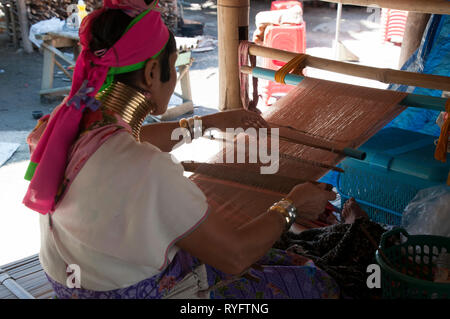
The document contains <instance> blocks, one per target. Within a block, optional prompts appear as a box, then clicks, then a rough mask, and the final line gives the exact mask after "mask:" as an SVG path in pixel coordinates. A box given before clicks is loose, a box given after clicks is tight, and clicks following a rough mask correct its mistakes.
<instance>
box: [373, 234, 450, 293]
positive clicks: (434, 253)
mask: <svg viewBox="0 0 450 319" xmlns="http://www.w3.org/2000/svg"><path fill="white" fill-rule="evenodd" d="M400 233H401V234H403V235H404V236H405V237H406V241H404V242H402V243H401V244H397V245H394V246H392V247H388V248H386V240H387V239H388V238H390V237H392V236H395V235H398V234H400ZM380 250H381V251H382V252H383V255H384V256H386V257H387V259H388V261H386V260H385V259H384V258H383V257H384V256H382V255H381V253H380ZM449 252H450V238H448V237H442V236H429V235H414V236H412V235H409V234H408V233H407V232H406V231H405V230H404V229H403V228H398V229H394V230H392V231H389V232H386V233H384V234H383V236H382V237H381V243H380V248H379V249H378V250H377V252H376V260H377V263H378V264H379V265H380V268H381V289H382V291H383V298H385V299H404V298H408V299H450V283H437V282H433V276H434V274H433V270H434V269H435V267H436V264H437V260H438V256H439V255H440V254H442V253H443V254H445V253H449Z"/></svg>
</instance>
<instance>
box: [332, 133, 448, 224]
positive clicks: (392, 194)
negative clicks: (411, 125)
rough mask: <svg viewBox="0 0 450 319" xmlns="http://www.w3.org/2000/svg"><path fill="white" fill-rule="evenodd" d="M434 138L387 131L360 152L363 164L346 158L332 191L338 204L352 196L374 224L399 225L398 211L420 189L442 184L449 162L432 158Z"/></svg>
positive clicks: (402, 208) (399, 213) (445, 178)
mask: <svg viewBox="0 0 450 319" xmlns="http://www.w3.org/2000/svg"><path fill="white" fill-rule="evenodd" d="M434 139H435V138H434V137H432V136H429V135H424V134H420V133H415V132H411V131H406V130H402V129H398V128H388V129H384V130H382V131H380V132H379V133H378V134H376V135H375V136H374V137H372V138H371V139H370V140H369V141H368V142H367V143H365V144H364V145H363V146H361V148H360V149H361V150H363V151H365V152H366V153H367V157H366V159H365V160H364V161H360V160H356V159H350V158H347V159H346V160H344V161H343V162H342V163H341V165H340V167H341V168H342V169H344V171H345V173H344V174H340V175H339V176H338V178H337V185H336V188H337V190H338V192H339V194H340V195H341V202H342V204H343V203H345V201H346V200H347V199H349V198H350V197H354V198H355V199H356V201H357V202H358V203H359V204H361V206H362V208H363V209H364V210H365V211H366V212H367V213H368V215H369V217H370V218H371V219H372V220H373V221H376V222H378V223H382V224H387V225H401V219H402V212H403V210H404V209H405V207H406V206H407V205H408V203H409V202H411V200H412V199H413V198H414V196H415V195H416V194H417V192H418V191H420V190H421V189H425V188H429V187H433V186H436V185H441V184H444V183H445V182H446V180H447V176H448V174H449V171H450V163H446V164H444V163H441V162H438V161H436V160H435V159H434V149H435V146H434Z"/></svg>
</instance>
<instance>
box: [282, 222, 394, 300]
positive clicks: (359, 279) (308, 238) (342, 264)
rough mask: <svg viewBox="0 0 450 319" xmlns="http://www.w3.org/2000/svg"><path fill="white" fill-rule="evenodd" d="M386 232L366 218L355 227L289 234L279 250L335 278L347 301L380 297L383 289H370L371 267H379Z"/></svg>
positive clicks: (346, 226) (340, 226)
mask: <svg viewBox="0 0 450 319" xmlns="http://www.w3.org/2000/svg"><path fill="white" fill-rule="evenodd" d="M385 231H386V230H385V229H384V228H383V227H382V226H381V225H379V224H377V223H375V222H372V221H370V220H369V219H365V218H358V219H357V220H356V221H355V222H354V223H353V224H336V225H332V226H329V227H324V228H315V229H310V230H306V231H303V232H302V233H300V234H298V235H296V234H293V233H285V234H283V236H282V237H281V239H280V240H279V241H278V242H277V243H276V244H275V247H277V248H280V249H286V250H287V251H288V252H291V253H295V254H297V255H299V256H303V257H304V258H309V259H311V260H313V261H314V263H315V264H316V265H317V266H318V267H320V268H321V269H323V270H325V271H326V272H327V273H328V274H329V275H330V276H332V277H333V278H334V279H335V280H336V282H337V283H338V285H339V287H340V288H341V290H342V294H343V295H344V296H345V297H350V298H362V299H367V298H373V297H379V293H380V291H379V290H380V289H369V288H368V287H367V283H366V281H367V277H368V273H367V266H368V265H370V264H375V263H376V261H375V252H376V245H374V243H372V242H371V241H370V239H369V237H368V236H367V234H369V236H370V237H371V239H373V240H374V242H376V243H377V244H378V243H379V242H380V239H381V235H382V234H383V233H384V232H385Z"/></svg>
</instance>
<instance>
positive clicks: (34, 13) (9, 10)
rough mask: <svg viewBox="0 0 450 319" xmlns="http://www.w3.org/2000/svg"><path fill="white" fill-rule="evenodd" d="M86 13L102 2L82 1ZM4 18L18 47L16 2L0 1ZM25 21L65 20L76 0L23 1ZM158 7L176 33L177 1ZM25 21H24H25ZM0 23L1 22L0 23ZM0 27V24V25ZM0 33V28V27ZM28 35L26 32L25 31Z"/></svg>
mask: <svg viewBox="0 0 450 319" xmlns="http://www.w3.org/2000/svg"><path fill="white" fill-rule="evenodd" d="M84 2H85V3H86V10H87V11H88V12H91V11H93V10H94V9H97V8H100V7H101V6H102V5H103V1H102V0H84ZM0 3H1V4H2V6H3V10H4V13H5V16H4V17H3V19H4V20H5V22H4V25H5V28H6V31H7V33H8V35H9V37H10V41H11V42H12V43H13V44H14V45H15V47H18V46H19V45H20V43H21V39H22V30H21V27H20V23H19V10H18V0H0ZM25 3H26V11H27V12H26V19H28V27H29V26H31V25H33V24H35V23H37V22H39V21H43V20H48V19H51V18H58V19H61V20H66V19H67V18H68V16H69V12H68V8H69V6H70V5H72V4H77V3H78V0H25ZM159 3H160V6H161V7H162V8H163V9H164V12H163V13H162V17H163V20H164V22H165V23H166V25H167V26H168V27H169V28H170V29H171V30H172V31H173V32H174V33H176V31H177V29H178V7H177V0H160V1H159ZM26 19H25V21H26ZM0 22H1V21H0ZM0 26H1V24H0ZM0 32H1V27H0ZM25 33H28V30H26V31H25Z"/></svg>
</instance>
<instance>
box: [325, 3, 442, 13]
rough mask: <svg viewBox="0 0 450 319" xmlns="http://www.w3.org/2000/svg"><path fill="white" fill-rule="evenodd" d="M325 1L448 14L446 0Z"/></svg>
mask: <svg viewBox="0 0 450 319" xmlns="http://www.w3.org/2000/svg"><path fill="white" fill-rule="evenodd" d="M322 1H325V2H333V3H342V4H351V5H356V6H363V7H371V6H378V7H381V8H387V9H396V10H404V11H413V12H421V13H436V14H450V5H449V3H448V0H322Z"/></svg>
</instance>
